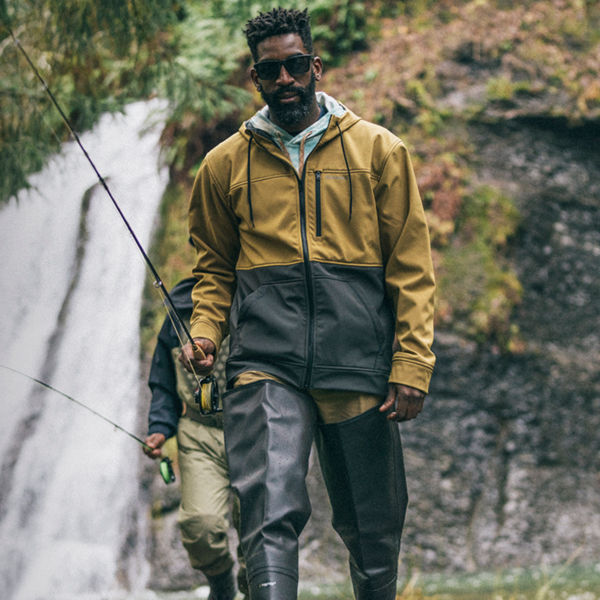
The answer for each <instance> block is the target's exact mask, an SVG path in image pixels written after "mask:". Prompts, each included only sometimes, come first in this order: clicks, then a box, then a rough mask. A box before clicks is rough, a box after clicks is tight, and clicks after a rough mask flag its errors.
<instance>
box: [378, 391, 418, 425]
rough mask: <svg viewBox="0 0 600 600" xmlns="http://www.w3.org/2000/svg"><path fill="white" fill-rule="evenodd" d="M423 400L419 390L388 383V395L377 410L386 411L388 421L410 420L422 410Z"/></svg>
mask: <svg viewBox="0 0 600 600" xmlns="http://www.w3.org/2000/svg"><path fill="white" fill-rule="evenodd" d="M424 402H425V394H424V393H423V392H422V391H421V390H417V389H416V388H413V387H410V386H408V385H402V384H400V383H390V384H389V391H388V395H387V396H386V398H385V401H384V403H383V404H382V405H381V406H380V407H379V411H380V412H387V413H388V415H387V418H388V419H389V420H390V421H410V420H411V419H414V418H415V417H416V416H417V415H418V414H419V413H420V412H421V411H422V410H423V403H424Z"/></svg>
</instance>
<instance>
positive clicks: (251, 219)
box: [246, 131, 254, 227]
mask: <svg viewBox="0 0 600 600" xmlns="http://www.w3.org/2000/svg"><path fill="white" fill-rule="evenodd" d="M253 139H254V134H253V133H252V131H250V139H249V140H248V165H247V167H246V179H247V186H248V191H247V196H248V210H249V211H250V223H252V227H254V213H253V212H252V188H251V185H250V150H251V149H252V140H253Z"/></svg>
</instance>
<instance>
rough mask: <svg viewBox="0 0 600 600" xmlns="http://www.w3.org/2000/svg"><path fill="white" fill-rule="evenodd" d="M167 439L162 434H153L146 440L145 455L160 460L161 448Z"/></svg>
mask: <svg viewBox="0 0 600 600" xmlns="http://www.w3.org/2000/svg"><path fill="white" fill-rule="evenodd" d="M165 441H166V438H165V436H164V434H162V433H152V434H150V435H149V436H148V437H147V438H146V439H145V440H144V443H145V444H146V445H145V446H144V454H145V455H146V456H149V457H150V458H160V456H161V455H162V452H161V448H162V447H163V444H164V443H165Z"/></svg>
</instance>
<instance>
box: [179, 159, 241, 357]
mask: <svg viewBox="0 0 600 600" xmlns="http://www.w3.org/2000/svg"><path fill="white" fill-rule="evenodd" d="M189 227H190V237H191V239H192V242H193V244H194V246H195V248H196V251H197V261H196V266H195V267H194V269H193V274H194V276H195V277H196V279H197V280H198V281H197V283H196V285H195V286H194V290H193V292H192V300H193V303H194V310H193V313H192V319H191V334H192V337H204V338H208V339H209V340H211V341H212V342H214V344H215V346H216V347H217V349H218V348H219V347H220V345H221V341H222V340H223V338H224V337H225V336H226V335H227V333H228V321H229V311H230V308H231V302H232V298H233V293H234V291H235V266H236V263H237V257H238V253H239V236H238V226H237V220H236V217H235V214H234V213H233V210H232V209H231V207H230V205H229V201H228V195H227V193H226V191H225V190H224V189H223V188H222V187H221V186H220V185H219V183H218V181H217V180H216V178H215V176H214V173H213V171H212V169H211V167H210V162H209V159H208V157H207V158H205V159H204V161H203V162H202V165H201V166H200V169H199V171H198V175H197V176H196V181H195V182H194V188H193V190H192V195H191V199H190V209H189Z"/></svg>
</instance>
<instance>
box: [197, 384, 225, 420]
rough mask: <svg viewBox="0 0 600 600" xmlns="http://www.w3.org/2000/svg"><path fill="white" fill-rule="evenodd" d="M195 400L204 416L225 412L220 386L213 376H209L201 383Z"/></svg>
mask: <svg viewBox="0 0 600 600" xmlns="http://www.w3.org/2000/svg"><path fill="white" fill-rule="evenodd" d="M194 400H195V401H196V404H197V405H198V408H199V410H200V412H201V413H202V414H203V415H212V414H214V413H218V412H222V411H223V406H222V405H221V395H220V394H219V384H218V383H217V380H216V379H215V377H214V376H213V375H209V376H208V377H205V378H204V379H202V381H200V387H198V389H197V390H196V393H195V394H194Z"/></svg>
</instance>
